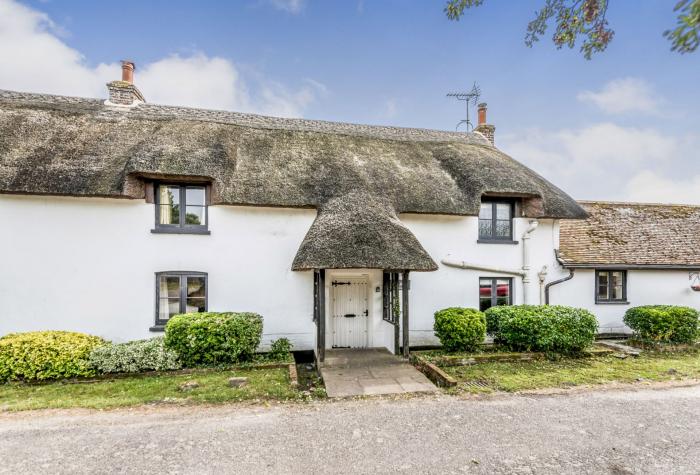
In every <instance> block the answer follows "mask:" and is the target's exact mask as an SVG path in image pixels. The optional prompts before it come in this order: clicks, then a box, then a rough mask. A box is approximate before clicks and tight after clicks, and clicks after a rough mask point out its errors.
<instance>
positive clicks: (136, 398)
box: [0, 368, 304, 411]
mask: <svg viewBox="0 0 700 475" xmlns="http://www.w3.org/2000/svg"><path fill="white" fill-rule="evenodd" d="M233 376H243V377H246V378H248V384H247V385H246V386H243V387H241V388H231V387H229V385H228V379H229V378H231V377H233ZM188 381H196V382H197V384H198V387H195V388H192V389H187V390H182V389H180V385H182V384H183V383H186V382H188ZM303 397H304V396H303V395H302V393H301V392H300V391H297V390H295V389H293V388H292V387H291V385H290V381H289V372H288V369H287V368H274V369H268V368H266V369H241V370H216V371H213V370H201V371H194V372H192V373H188V374H167V373H162V374H157V375H148V376H138V375H134V376H128V377H123V378H117V379H113V380H104V381H96V382H89V383H88V382H86V383H66V382H54V383H48V384H38V385H35V384H23V383H8V384H3V385H0V411H1V410H5V411H21V410H27V409H53V408H75V407H81V408H90V409H110V408H116V407H125V406H136V405H143V404H183V405H184V404H220V403H226V402H236V401H285V400H294V399H301V398H303Z"/></svg>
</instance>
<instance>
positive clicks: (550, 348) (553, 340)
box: [487, 305, 598, 354]
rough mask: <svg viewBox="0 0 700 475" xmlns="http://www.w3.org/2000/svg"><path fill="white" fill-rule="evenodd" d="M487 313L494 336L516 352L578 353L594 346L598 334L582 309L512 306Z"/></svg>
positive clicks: (558, 306)
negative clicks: (489, 314) (491, 323)
mask: <svg viewBox="0 0 700 475" xmlns="http://www.w3.org/2000/svg"><path fill="white" fill-rule="evenodd" d="M502 309H503V310H502ZM506 309H507V310H506ZM487 312H490V313H491V316H490V317H487V318H491V319H492V322H494V323H493V325H494V326H495V327H494V328H495V329H494V331H495V332H496V334H495V337H496V338H497V339H498V340H499V342H500V343H502V344H504V345H506V346H507V347H509V348H510V349H512V350H515V351H542V352H545V353H562V354H574V353H579V352H581V351H582V350H583V349H585V348H586V347H587V346H590V345H591V344H592V343H593V341H594V339H595V335H596V332H597V331H598V321H597V320H596V318H595V316H594V315H593V314H592V313H590V312H589V311H588V310H585V309H582V308H574V307H566V306H563V305H512V306H510V307H496V308H490V309H488V310H487Z"/></svg>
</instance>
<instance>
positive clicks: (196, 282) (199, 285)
mask: <svg viewBox="0 0 700 475" xmlns="http://www.w3.org/2000/svg"><path fill="white" fill-rule="evenodd" d="M204 281H205V279H204V277H188V278H187V297H202V298H204V296H205V295H206V293H205V288H204V286H205V282H204Z"/></svg>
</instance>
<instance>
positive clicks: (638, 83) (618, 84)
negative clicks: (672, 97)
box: [577, 78, 661, 114]
mask: <svg viewBox="0 0 700 475" xmlns="http://www.w3.org/2000/svg"><path fill="white" fill-rule="evenodd" d="M577 98H578V100H579V101H581V102H589V103H592V104H594V105H596V106H597V107H599V108H600V109H601V110H602V111H603V112H606V113H608V114H624V113H627V112H641V113H644V114H658V113H659V106H660V104H661V100H660V99H659V98H658V97H656V95H655V93H654V90H653V88H652V87H651V85H650V84H649V83H648V82H646V81H645V80H643V79H639V78H622V79H614V80H612V81H610V82H608V83H607V84H606V85H605V86H603V88H602V89H601V90H600V91H598V92H593V91H583V92H581V93H579V94H578V96H577Z"/></svg>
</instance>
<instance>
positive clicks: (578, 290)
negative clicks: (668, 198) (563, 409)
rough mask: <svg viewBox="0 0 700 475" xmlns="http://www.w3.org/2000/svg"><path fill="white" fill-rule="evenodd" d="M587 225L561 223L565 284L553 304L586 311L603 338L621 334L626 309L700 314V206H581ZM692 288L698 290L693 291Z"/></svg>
mask: <svg viewBox="0 0 700 475" xmlns="http://www.w3.org/2000/svg"><path fill="white" fill-rule="evenodd" d="M581 206H582V207H583V208H584V209H585V210H586V212H587V213H588V218H587V219H585V220H562V222H561V225H560V238H559V240H560V242H559V251H558V257H559V262H560V264H561V265H562V266H563V267H564V268H566V269H569V270H570V274H569V275H568V276H567V277H565V279H567V280H568V282H566V281H565V283H562V284H561V285H557V286H556V287H550V289H549V292H548V293H549V298H550V299H552V302H553V303H565V304H566V305H573V306H576V307H584V308H587V309H589V310H590V311H591V312H593V314H595V315H596V317H597V318H598V322H599V324H600V331H601V332H611V333H621V332H625V331H626V328H625V327H624V325H623V324H622V316H623V315H624V313H625V310H626V309H627V308H628V307H630V306H636V305H653V304H672V305H685V306H689V307H695V308H700V272H699V271H700V206H689V205H662V204H646V203H610V202H590V201H585V202H581ZM693 287H696V290H693Z"/></svg>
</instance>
